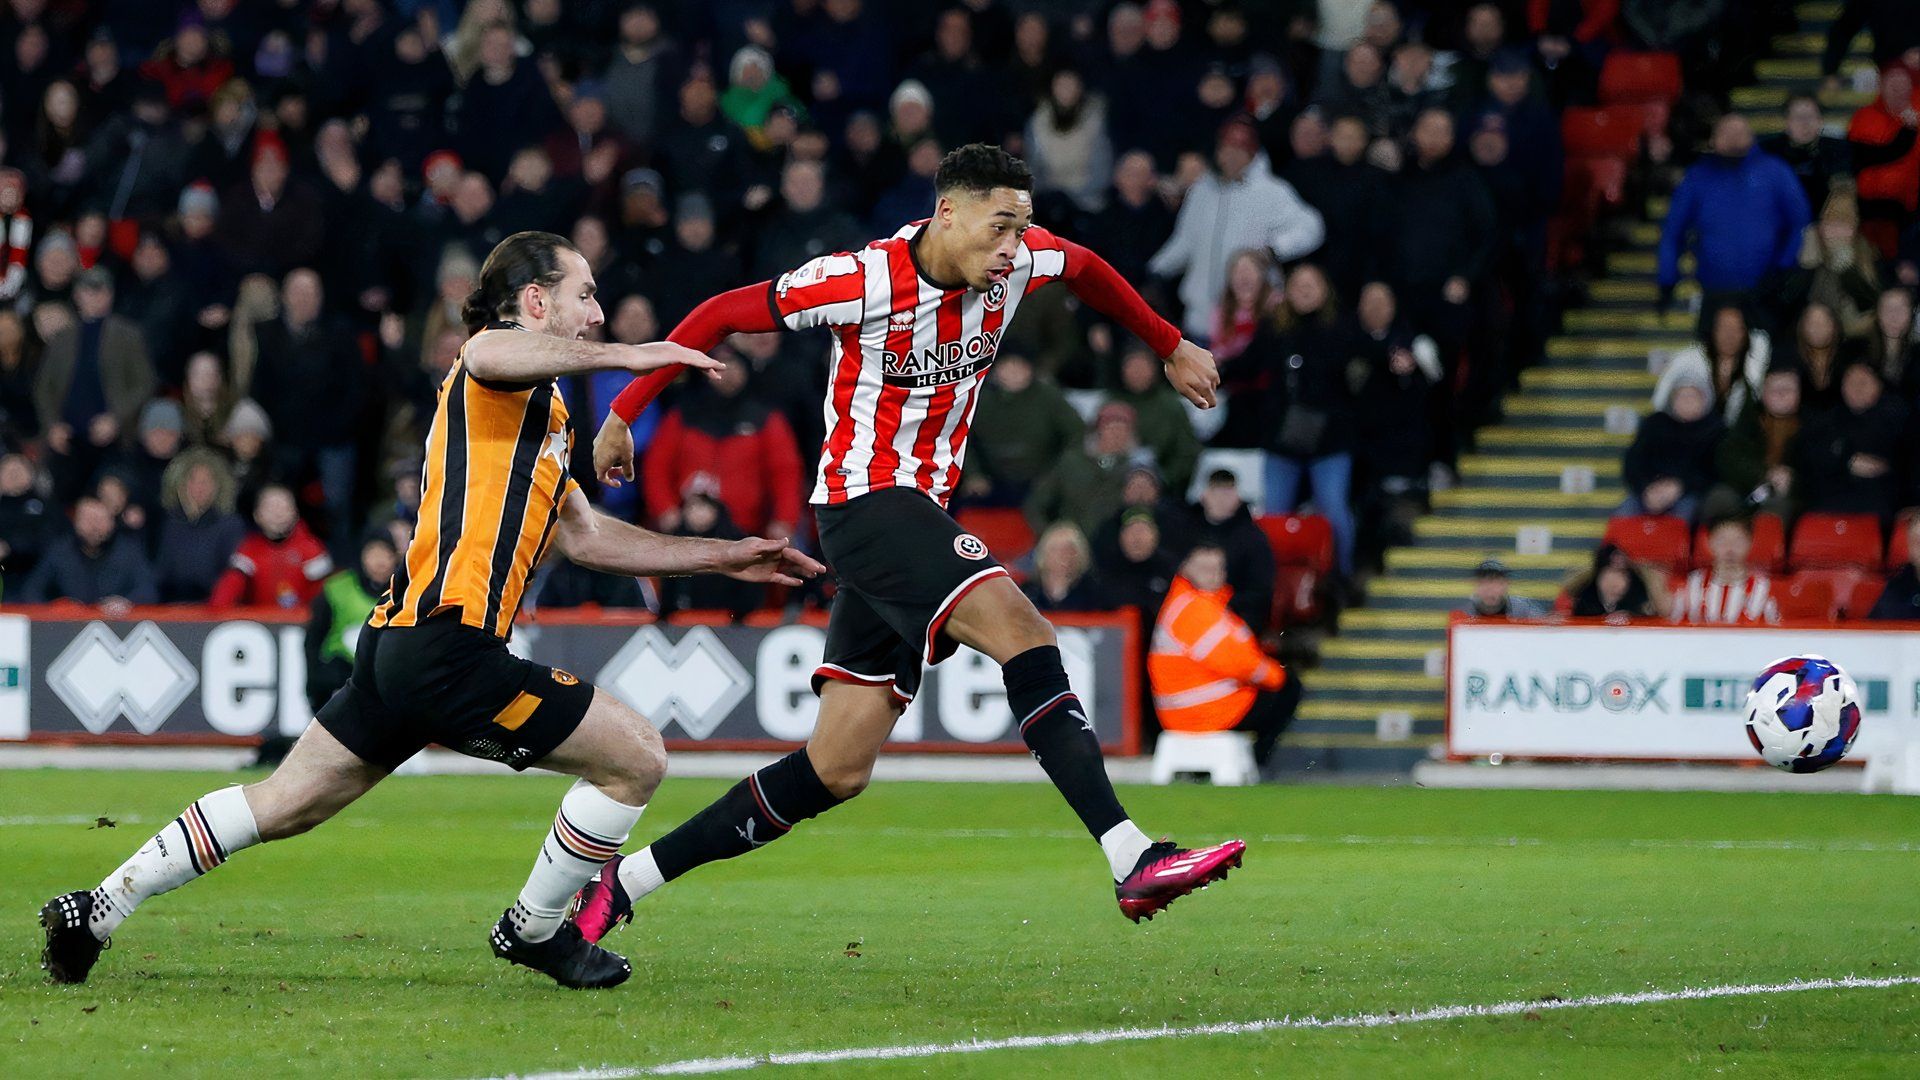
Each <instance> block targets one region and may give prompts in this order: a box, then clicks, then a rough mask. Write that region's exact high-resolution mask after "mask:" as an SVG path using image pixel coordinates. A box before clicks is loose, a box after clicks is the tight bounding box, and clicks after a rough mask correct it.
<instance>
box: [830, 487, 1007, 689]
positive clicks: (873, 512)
mask: <svg viewBox="0 0 1920 1080" xmlns="http://www.w3.org/2000/svg"><path fill="white" fill-rule="evenodd" d="M814 512H815V515H816V517H817V518H818V520H819V522H820V553H821V554H822V555H823V556H825V558H826V562H827V565H828V566H829V567H831V568H832V569H833V573H834V577H835V578H836V579H838V581H839V585H840V587H839V591H838V592H837V593H836V594H835V596H834V599H833V610H832V611H831V612H830V613H829V614H828V616H827V646H826V652H825V655H824V656H823V657H822V658H821V661H822V662H821V664H820V666H819V667H818V668H816V669H815V670H814V673H813V689H814V692H815V693H818V692H819V691H820V688H821V686H823V685H824V684H825V683H826V681H827V680H829V679H832V680H835V681H839V682H849V683H856V684H859V685H862V686H891V687H892V688H893V692H894V694H895V695H897V696H898V697H899V698H900V699H901V700H902V701H912V700H913V695H914V694H916V693H918V692H919V689H920V669H921V665H922V664H937V663H939V662H940V661H942V660H945V659H946V658H947V657H949V656H952V655H953V652H954V650H955V649H957V648H959V644H958V643H957V642H955V641H954V640H953V639H952V638H951V637H948V636H947V635H946V634H945V633H944V632H942V629H941V627H942V626H943V625H944V624H945V623H946V621H947V616H948V615H950V614H952V612H953V608H954V605H956V604H958V603H959V602H960V598H961V597H963V596H965V595H967V593H968V592H970V591H971V590H972V589H973V588H974V587H975V586H977V585H979V584H980V583H981V582H983V581H988V580H991V579H993V578H996V577H1005V576H1006V574H1007V571H1006V568H1005V567H1003V566H1001V565H1000V563H999V562H998V561H996V560H995V559H994V557H993V555H992V554H991V553H989V552H988V551H987V545H986V544H984V543H982V542H981V540H980V538H979V537H977V536H975V535H973V534H972V533H969V532H966V531H965V530H963V529H961V528H960V525H959V523H958V522H956V521H954V520H953V518H952V516H951V515H949V514H948V513H947V512H946V511H945V510H943V509H941V508H940V505H939V504H938V503H936V502H934V501H933V500H932V499H931V498H928V497H927V496H926V495H923V494H921V493H920V492H919V491H916V490H914V489H912V488H883V489H882V490H880V491H874V492H869V493H868V494H865V495H860V496H857V497H855V498H853V499H851V500H849V501H847V502H844V503H838V504H833V505H827V506H816V507H814Z"/></svg>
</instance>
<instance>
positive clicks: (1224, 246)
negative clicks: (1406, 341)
mask: <svg viewBox="0 0 1920 1080" xmlns="http://www.w3.org/2000/svg"><path fill="white" fill-rule="evenodd" d="M1213 162H1214V166H1215V168H1216V170H1217V171H1214V172H1210V173H1208V174H1207V175H1205V176H1203V177H1201V178H1200V179H1199V180H1197V181H1195V182H1194V185H1193V186H1192V187H1191V188H1189V189H1187V195H1186V199H1185V201H1183V202H1182V203H1181V204H1180V216H1179V217H1178V218H1177V219H1176V220H1175V222H1174V226H1173V235H1172V236H1171V237H1169V238H1168V239H1167V242H1166V244H1165V245H1164V246H1163V247H1161V249H1160V250H1159V251H1158V252H1156V253H1155V254H1154V256H1153V259H1152V260H1151V261H1150V262H1148V264H1147V270H1148V271H1149V272H1150V273H1152V274H1154V275H1155V276H1158V277H1168V278H1170V277H1174V276H1176V275H1180V274H1184V275H1186V276H1185V277H1184V278H1183V279H1182V280H1181V282H1180V302H1181V305H1182V308H1183V311H1182V314H1181V319H1180V328H1181V329H1182V330H1183V331H1185V332H1186V334H1187V336H1188V337H1190V338H1193V339H1195V340H1204V339H1205V338H1206V337H1207V335H1208V334H1210V333H1211V332H1212V330H1213V309H1214V305H1215V303H1217V302H1218V300H1219V298H1220V294H1221V290H1222V289H1223V288H1224V287H1225V285H1226V279H1227V264H1228V263H1229V262H1230V261H1232V259H1233V256H1234V253H1235V252H1238V251H1239V250H1240V249H1241V248H1244V247H1247V246H1249V245H1252V244H1264V245H1266V247H1267V248H1269V249H1270V250H1271V251H1272V252H1273V254H1274V256H1275V257H1276V258H1278V259H1279V260H1281V261H1282V262H1285V261H1287V260H1290V259H1298V258H1300V257H1301V256H1303V255H1307V254H1310V253H1312V252H1313V251H1314V249H1316V248H1318V247H1319V246H1320V243H1321V241H1322V240H1324V239H1325V238H1326V224H1325V222H1323V221H1322V220H1321V218H1320V212H1319V211H1318V210H1315V209H1314V208H1313V207H1311V206H1309V205H1307V203H1306V201H1305V200H1303V199H1301V198H1300V195H1299V193H1298V192H1296V191H1294V190H1293V185H1291V184H1289V183H1287V182H1286V181H1285V180H1282V179H1280V178H1279V177H1277V176H1275V175H1273V168H1272V166H1271V164H1270V163H1269V162H1268V161H1267V155H1266V154H1265V153H1264V152H1262V151H1261V149H1260V138H1259V135H1258V133H1257V132H1256V131H1255V130H1254V127H1253V125H1252V124H1250V123H1248V122H1247V121H1245V120H1244V119H1235V120H1230V121H1228V122H1227V124H1226V125H1225V126H1223V127H1222V128H1221V129H1220V139H1219V142H1218V143H1217V144H1216V145H1215V147H1214V153H1213Z"/></svg>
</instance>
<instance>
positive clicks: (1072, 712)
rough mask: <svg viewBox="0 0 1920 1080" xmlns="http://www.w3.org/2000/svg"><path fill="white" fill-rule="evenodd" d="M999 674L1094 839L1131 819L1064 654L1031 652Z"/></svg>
mask: <svg viewBox="0 0 1920 1080" xmlns="http://www.w3.org/2000/svg"><path fill="white" fill-rule="evenodd" d="M1000 674H1001V676H1002V677H1003V678H1004V679H1005V680H1006V683H1007V706H1008V708H1010V709H1012V710H1013V715H1014V719H1015V720H1017V721H1018V722H1019V724H1020V737H1021V738H1023V739H1025V740H1026V741H1027V749H1029V750H1032V751H1033V756H1034V760H1036V761H1038V762H1040V767H1041V768H1042V769H1045V770H1046V771H1047V777H1048V778H1049V779H1051V780H1052V781H1053V786H1054V787H1057V788H1059V789H1060V794H1061V795H1064V796H1066V800H1067V805H1069V806H1071V807H1073V812H1074V813H1076V814H1079V815H1080V820H1081V822H1082V823H1083V824H1085V825H1086V827H1087V831H1088V832H1090V833H1092V834H1093V838H1094V839H1095V840H1098V839H1100V838H1101V837H1102V836H1105V835H1106V833H1107V830H1108V829H1111V828H1113V827H1114V826H1115V825H1118V824H1120V823H1121V822H1123V821H1125V820H1127V812H1126V811H1125V810H1123V809H1121V807H1120V800H1119V798H1118V797H1117V796H1115V795H1114V793H1113V782H1112V781H1110V780H1108V779H1107V763H1106V760H1105V759H1104V758H1102V757H1101V756H1100V740H1099V739H1098V738H1097V737H1096V736H1095V735H1094V733H1093V725H1092V723H1091V722H1090V721H1088V720H1087V715H1086V709H1085V708H1084V707H1083V706H1082V705H1081V704H1080V699H1079V698H1077V697H1075V696H1074V694H1073V687H1072V686H1070V685H1068V684H1067V669H1066V668H1065V667H1062V666H1061V664H1060V650H1059V649H1058V648H1057V647H1055V646H1052V645H1042V646H1040V647H1038V648H1034V649H1028V650H1027V651H1026V652H1023V653H1021V654H1020V655H1019V656H1016V657H1014V658H1013V659H1011V660H1009V661H1007V663H1006V666H1004V667H1002V668H1001V669H1000Z"/></svg>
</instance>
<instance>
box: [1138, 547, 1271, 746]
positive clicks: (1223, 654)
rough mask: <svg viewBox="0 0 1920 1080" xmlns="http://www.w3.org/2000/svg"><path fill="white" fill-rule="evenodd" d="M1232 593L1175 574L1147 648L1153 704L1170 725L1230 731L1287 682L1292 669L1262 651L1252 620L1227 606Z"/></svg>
mask: <svg viewBox="0 0 1920 1080" xmlns="http://www.w3.org/2000/svg"><path fill="white" fill-rule="evenodd" d="M1232 595H1233V590H1231V589H1225V588H1222V589H1218V590H1215V591H1213V592H1205V591H1203V590H1201V589H1199V588H1196V587H1195V586H1194V584H1193V582H1191V581H1188V580H1187V579H1186V578H1184V577H1176V578H1174V579H1173V588H1172V590H1170V591H1169V592H1168V593H1167V602H1166V603H1165V604H1163V605H1162V606H1161V608H1160V618H1159V621H1157V622H1156V623H1155V624H1154V627H1153V649H1152V651H1151V652H1149V653H1148V654H1147V679H1148V680H1149V681H1150V682H1151V683H1152V684H1153V707H1154V710H1155V711H1156V712H1158V713H1159V714H1160V726H1161V727H1162V728H1165V729H1166V730H1168V731H1226V730H1227V729H1229V728H1231V727H1233V725H1235V724H1237V723H1239V722H1240V719H1241V718H1242V717H1244V716H1246V715H1247V710H1248V709H1251V708H1253V699H1254V697H1255V696H1256V695H1257V694H1258V692H1259V691H1261V690H1278V689H1280V687H1281V686H1282V685H1284V684H1285V683H1286V680H1287V673H1286V670H1285V669H1284V668H1282V667H1281V666H1280V665H1279V664H1277V663H1275V662H1274V661H1273V660H1272V659H1270V658H1269V657H1268V656H1267V654H1265V653H1263V652H1261V651H1260V645H1259V643H1258V642H1256V641H1255V640H1254V637H1253V631H1251V630H1249V629H1247V624H1246V622H1245V620H1243V619H1241V618H1240V616H1238V615H1235V614H1234V613H1233V610H1232V609H1231V608H1229V607H1227V600H1228V599H1229V598H1230V597H1232Z"/></svg>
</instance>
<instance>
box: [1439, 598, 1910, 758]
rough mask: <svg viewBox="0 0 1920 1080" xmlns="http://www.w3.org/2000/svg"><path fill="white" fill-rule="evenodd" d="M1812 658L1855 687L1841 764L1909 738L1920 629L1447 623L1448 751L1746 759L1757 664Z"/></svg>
mask: <svg viewBox="0 0 1920 1080" xmlns="http://www.w3.org/2000/svg"><path fill="white" fill-rule="evenodd" d="M1807 653H1816V654H1818V655H1821V656H1825V657H1827V658H1828V659H1830V660H1833V661H1834V662H1836V663H1838V664H1839V665H1840V667H1841V668H1842V669H1843V670H1845V671H1846V672H1847V674H1849V675H1851V676H1852V677H1853V680H1854V682H1855V683H1857V684H1858V685H1859V687H1860V708H1861V710H1862V714H1863V716H1862V722H1861V728H1860V737H1859V741H1858V742H1856V743H1855V744H1854V748H1853V752H1852V753H1851V754H1850V755H1849V759H1850V760H1853V759H1857V760H1862V761H1864V760H1865V759H1866V758H1868V757H1869V756H1871V755H1872V754H1873V753H1874V752H1875V751H1876V750H1878V749H1884V748H1890V747H1893V746H1898V745H1904V743H1905V742H1906V741H1907V740H1909V739H1914V738H1920V627H1913V626H1904V625H1903V626H1902V627H1901V628H1898V629H1881V628H1879V627H1875V628H1874V629H1871V630H1869V629H1839V628H1836V627H1831V626H1818V627H1805V628H1800V627H1707V626H1669V625H1663V624H1645V623H1642V624H1635V625H1628V626H1607V625H1600V624H1579V623H1568V624H1541V623H1510V622H1493V621H1487V622H1478V621H1473V620H1461V621H1457V622H1455V623H1454V624H1453V626H1452V629H1451V632H1450V634H1449V644H1448V653H1447V673H1448V674H1447V751H1448V753H1449V754H1450V755H1452V756H1455V757H1484V756H1486V755H1488V754H1501V755H1504V756H1506V757H1538V758H1620V759H1633V758H1638V759H1655V760H1683V761H1757V760H1759V758H1758V755H1756V754H1755V753H1754V752H1753V747H1752V746H1751V745H1750V744H1749V743H1748V742H1747V737H1746V731H1745V713H1746V700H1747V692H1748V691H1749V690H1750V689H1752V686H1753V679H1754V677H1755V676H1756V675H1758V674H1759V673H1760V672H1761V671H1762V670H1763V669H1765V668H1766V666H1767V665H1768V664H1770V663H1772V662H1773V661H1775V660H1778V659H1780V658H1781V657H1785V656H1795V655H1803V654H1807Z"/></svg>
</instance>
